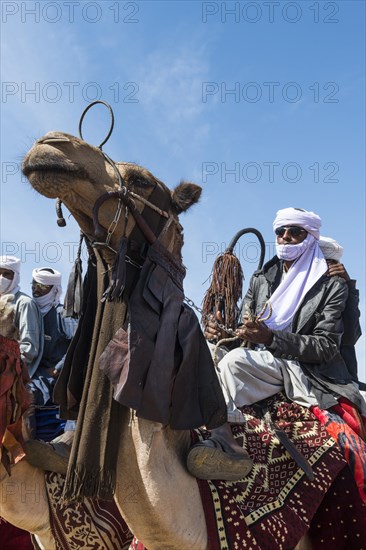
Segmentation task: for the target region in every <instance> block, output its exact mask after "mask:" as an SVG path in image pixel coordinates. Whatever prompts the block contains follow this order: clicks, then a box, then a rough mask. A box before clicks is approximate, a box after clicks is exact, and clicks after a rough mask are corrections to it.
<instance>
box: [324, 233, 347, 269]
mask: <svg viewBox="0 0 366 550" xmlns="http://www.w3.org/2000/svg"><path fill="white" fill-rule="evenodd" d="M319 246H320V250H321V251H322V252H323V254H324V258H325V259H326V260H337V262H339V260H340V259H341V258H342V256H343V246H341V245H340V244H339V243H338V242H337V241H336V240H335V239H331V238H330V237H323V235H321V236H320V238H319Z"/></svg>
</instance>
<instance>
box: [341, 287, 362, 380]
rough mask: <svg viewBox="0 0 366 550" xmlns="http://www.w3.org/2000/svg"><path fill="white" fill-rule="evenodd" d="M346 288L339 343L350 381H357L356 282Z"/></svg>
mask: <svg viewBox="0 0 366 550" xmlns="http://www.w3.org/2000/svg"><path fill="white" fill-rule="evenodd" d="M347 286H348V299H347V303H346V307H345V310H344V312H343V323H344V333H343V336H342V341H341V355H342V357H343V359H344V361H345V363H346V365H347V368H348V371H349V373H350V375H351V376H352V379H353V380H355V381H357V380H358V375H357V358H356V351H355V344H356V342H357V340H358V339H359V337H360V336H361V334H362V333H361V326H360V310H359V307H358V304H359V301H360V298H359V292H358V290H357V288H356V281H354V280H352V279H351V280H350V281H348V283H347Z"/></svg>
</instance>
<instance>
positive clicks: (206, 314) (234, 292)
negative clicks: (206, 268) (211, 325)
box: [202, 251, 244, 330]
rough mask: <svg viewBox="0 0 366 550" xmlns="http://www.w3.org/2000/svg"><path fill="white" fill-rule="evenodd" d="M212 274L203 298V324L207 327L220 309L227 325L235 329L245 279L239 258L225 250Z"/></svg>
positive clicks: (217, 260) (216, 262)
mask: <svg viewBox="0 0 366 550" xmlns="http://www.w3.org/2000/svg"><path fill="white" fill-rule="evenodd" d="M211 276H212V279H211V285H210V287H209V289H208V290H207V292H206V294H205V296H204V299H203V306H202V324H203V325H204V327H206V324H207V321H208V320H209V319H210V318H211V317H212V316H215V314H216V312H217V311H220V312H221V314H222V317H223V320H224V324H225V325H226V327H227V328H231V329H232V330H235V329H236V328H237V323H238V317H239V313H240V310H239V306H238V301H239V299H240V298H241V295H242V288H243V279H244V275H243V270H242V268H241V265H240V261H239V259H238V258H237V257H236V256H235V254H233V253H232V252H230V251H226V252H224V254H222V255H221V256H218V258H216V260H215V263H214V265H213V268H212V274H211Z"/></svg>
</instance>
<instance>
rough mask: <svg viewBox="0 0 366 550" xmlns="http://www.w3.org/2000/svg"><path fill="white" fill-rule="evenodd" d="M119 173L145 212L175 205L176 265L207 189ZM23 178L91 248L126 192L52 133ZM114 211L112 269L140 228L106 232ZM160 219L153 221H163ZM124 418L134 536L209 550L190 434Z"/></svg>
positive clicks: (121, 487)
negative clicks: (187, 224)
mask: <svg viewBox="0 0 366 550" xmlns="http://www.w3.org/2000/svg"><path fill="white" fill-rule="evenodd" d="M115 166H116V167H117V169H118V172H119V174H120V177H121V178H122V180H123V182H124V185H126V186H127V188H128V189H129V190H133V192H134V193H135V194H134V195H133V199H134V203H135V206H136V208H137V210H138V211H139V212H141V211H142V210H143V209H144V207H145V203H144V202H143V200H144V199H145V200H148V199H149V197H150V195H151V193H152V192H153V191H154V190H155V189H156V187H160V189H161V190H163V193H164V194H165V196H166V198H168V199H169V200H168V202H167V204H168V206H167V207H166V210H167V218H168V222H169V223H168V222H166V230H165V231H163V232H162V234H161V237H160V239H161V242H162V244H163V245H164V246H165V247H166V248H167V249H168V250H169V251H170V252H171V253H172V254H173V255H174V256H175V257H177V258H180V257H181V248H182V245H183V237H182V228H181V225H180V223H179V220H178V215H179V214H180V213H181V212H183V211H185V210H187V209H188V208H189V207H190V206H191V205H192V204H194V203H196V202H197V201H198V199H199V196H200V193H201V188H200V187H198V186H197V185H194V184H192V183H185V182H182V183H181V184H180V185H178V187H177V188H176V189H174V190H173V191H170V190H169V189H168V188H167V187H166V186H165V185H164V184H163V183H162V182H160V181H159V180H158V179H157V178H155V177H154V176H153V175H152V174H151V173H150V172H148V171H147V170H146V169H144V168H142V167H139V166H136V165H133V164H129V163H123V162H121V163H116V164H115ZM23 172H24V174H25V175H26V176H27V177H28V179H29V181H30V183H31V185H32V187H33V188H34V189H35V190H36V191H38V192H39V193H40V194H41V195H43V196H45V197H48V198H60V199H61V200H62V202H63V203H64V204H65V205H66V207H67V208H68V210H69V211H70V212H71V213H72V215H73V216H74V217H75V219H76V221H77V222H78V224H79V226H80V228H81V230H82V232H83V233H84V234H85V235H86V236H87V237H88V238H89V239H90V241H91V242H92V241H94V240H95V230H94V224H93V219H92V212H93V207H94V205H95V203H96V201H97V200H98V199H100V197H101V196H102V195H104V194H105V193H106V192H114V191H117V190H118V189H119V184H120V182H119V181H118V177H117V174H116V171H115V169H114V167H113V166H112V164H111V163H110V162H109V161H108V160H107V159H106V157H105V156H104V155H103V153H102V151H101V150H100V149H99V148H96V147H93V146H91V145H89V144H88V143H86V142H84V141H83V140H81V139H79V138H77V137H74V136H72V135H69V134H65V133H62V132H56V131H53V132H49V133H47V134H46V135H45V136H44V137H42V138H40V139H39V140H37V141H36V143H35V144H34V145H33V147H32V148H31V149H30V151H29V152H28V153H27V155H26V157H25V158H24V161H23ZM136 194H138V195H140V197H142V199H143V200H140V199H138V198H137V197H136ZM116 204H117V201H116V200H114V201H112V200H109V201H108V202H105V203H104V204H103V205H102V207H101V208H100V213H99V223H100V226H101V227H102V228H103V230H104V232H103V230H102V231H99V234H98V238H97V240H98V241H99V240H102V239H104V238H105V235H106V234H107V233H108V242H109V246H108V247H105V248H102V249H100V251H99V253H98V254H99V257H100V258H102V260H103V261H104V262H105V263H106V264H108V266H111V265H112V264H113V262H114V259H115V251H116V250H117V249H118V244H119V241H120V239H121V237H122V236H123V235H126V236H127V237H128V236H129V234H130V233H131V231H132V228H133V227H134V225H135V223H134V220H133V219H132V216H129V218H128V223H127V227H126V228H125V223H124V220H123V216H121V219H120V221H119V223H118V224H117V225H116V226H114V225H113V229H114V231H113V232H112V231H109V230H108V228H110V227H111V222H112V220H113V218H114V216H115V212H116ZM159 216H160V214H159V213H156V214H155V217H157V219H158V220H159ZM155 221H156V220H155ZM157 225H158V222H157V221H156V223H155V226H156V227H157ZM103 233H104V234H103ZM116 307H117V306H116ZM118 321H119V322H120V319H118V315H116V316H115V317H114V318H113V322H112V325H113V326H112V327H111V328H110V330H109V334H107V335H105V338H107V339H106V341H105V343H104V344H105V345H106V344H107V343H108V341H109V340H108V336H109V339H110V338H111V337H112V336H113V335H114V333H115V332H116V331H117V330H118V328H119V326H120V325H118ZM123 415H124V417H123V423H122V424H123V425H122V433H121V437H120V440H119V449H118V462H117V482H116V487H117V488H116V493H115V500H116V503H117V506H118V508H119V509H120V512H121V514H122V516H123V518H124V519H125V521H126V523H127V525H128V526H129V528H130V530H131V531H132V532H133V533H134V534H135V536H136V537H137V539H138V540H140V541H142V543H143V544H144V545H145V546H146V547H147V548H148V549H149V550H155V549H156V550H157V549H159V548H161V545H162V544H164V547H166V548H169V549H171V550H181V549H182V548H194V549H195V550H204V549H206V548H207V546H208V534H207V528H206V523H205V515H204V510H203V507H202V503H201V498H200V493H199V488H198V485H197V481H196V479H195V478H194V477H192V476H191V475H190V474H189V473H188V471H187V469H186V466H185V456H186V454H187V451H188V449H189V447H190V445H191V438H190V433H189V431H187V430H172V429H170V427H169V426H165V425H162V424H159V423H157V422H152V421H149V420H145V419H143V418H139V417H137V416H136V414H135V412H134V411H133V410H132V409H125V410H124V412H123ZM73 451H74V449H73ZM23 528H24V527H23ZM299 544H302V543H301V541H299ZM301 548H304V546H301Z"/></svg>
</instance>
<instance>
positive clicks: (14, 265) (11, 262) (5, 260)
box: [0, 256, 20, 296]
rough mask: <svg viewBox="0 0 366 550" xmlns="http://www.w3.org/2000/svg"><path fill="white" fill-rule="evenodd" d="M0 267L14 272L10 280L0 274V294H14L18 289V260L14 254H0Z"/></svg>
mask: <svg viewBox="0 0 366 550" xmlns="http://www.w3.org/2000/svg"><path fill="white" fill-rule="evenodd" d="M0 267H2V268H3V269H10V270H11V271H13V273H14V277H13V279H12V280H9V279H6V278H5V277H4V276H3V275H0V295H1V296H2V295H3V294H16V293H17V292H19V290H20V284H19V283H20V260H19V258H16V257H15V256H0Z"/></svg>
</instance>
